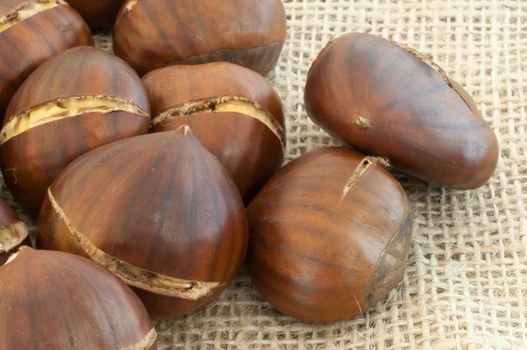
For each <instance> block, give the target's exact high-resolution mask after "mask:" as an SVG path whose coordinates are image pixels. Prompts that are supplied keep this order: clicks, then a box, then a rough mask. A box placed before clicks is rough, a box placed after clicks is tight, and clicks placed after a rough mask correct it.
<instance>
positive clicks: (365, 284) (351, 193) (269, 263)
mask: <svg viewBox="0 0 527 350" xmlns="http://www.w3.org/2000/svg"><path fill="white" fill-rule="evenodd" d="M380 164H382V163H381V162H380V161H376V162H374V161H372V160H371V159H369V157H366V156H363V155H361V154H359V153H357V152H355V151H352V150H350V149H347V148H343V147H330V148H325V149H321V150H318V151H315V152H312V153H309V154H307V155H305V156H303V157H301V158H299V159H297V160H295V161H293V162H291V163H289V164H288V165H286V166H285V167H283V168H282V169H281V170H279V171H278V172H277V173H276V174H275V176H274V177H273V178H272V179H271V180H269V182H268V183H267V184H266V185H265V186H264V188H263V189H262V190H261V191H260V193H259V194H258V195H257V196H256V197H255V198H254V200H253V201H252V202H251V204H250V205H249V208H248V216H249V224H250V229H251V242H250V248H249V255H248V263H249V268H250V271H251V275H252V278H253V282H254V284H255V286H256V288H257V289H258V290H259V291H260V292H261V294H262V295H263V297H264V298H265V299H266V300H267V301H269V302H270V303H271V305H272V306H273V307H275V308H276V309H278V310H279V311H281V312H283V313H285V314H286V315H290V316H293V317H296V318H298V319H300V320H302V321H308V322H314V323H329V322H335V321H339V320H344V319H351V318H353V317H355V316H358V315H360V314H362V313H364V312H366V311H367V309H368V308H369V307H372V306H374V305H376V303H378V302H379V301H382V300H383V299H384V298H385V297H386V296H387V294H388V293H389V292H390V291H391V290H392V289H393V288H394V287H396V285H397V284H398V283H399V281H400V280H401V278H402V276H403V273H404V269H405V266H406V262H407V260H408V252H409V247H410V238H411V230H412V218H411V217H412V215H411V209H410V204H409V202H408V198H407V196H406V194H405V192H404V190H403V189H402V187H401V185H400V184H399V183H398V182H397V180H395V179H394V178H393V177H392V176H391V175H390V174H389V173H388V172H387V171H386V170H385V169H384V168H383V167H382V166H381V165H380Z"/></svg>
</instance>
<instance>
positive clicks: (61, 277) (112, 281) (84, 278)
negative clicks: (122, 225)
mask: <svg viewBox="0 0 527 350" xmlns="http://www.w3.org/2000/svg"><path fill="white" fill-rule="evenodd" d="M0 280H1V281H2V283H0V310H2V312H1V313H0V348H2V349H35V348H46V349H66V348H68V349H78V350H80V349H90V350H91V349H134V350H146V349H156V348H157V344H156V338H157V335H156V332H155V329H154V328H153V326H152V324H151V322H150V320H149V317H148V314H147V312H146V310H145V308H144V306H143V305H142V304H141V302H140V300H139V298H138V297H137V296H136V295H134V293H133V292H132V291H131V290H130V288H128V287H127V286H126V285H125V284H123V283H121V282H120V281H119V280H118V279H117V278H115V277H114V276H112V274H111V273H109V272H108V271H106V270H105V269H103V268H102V267H100V266H99V265H97V264H95V263H93V262H92V261H90V260H88V259H85V258H82V257H78V256H75V255H72V254H66V253H62V252H53V251H37V250H33V249H31V248H22V249H21V250H20V252H19V253H17V254H16V256H14V257H13V259H11V260H10V261H9V263H7V264H6V265H4V266H2V267H0Z"/></svg>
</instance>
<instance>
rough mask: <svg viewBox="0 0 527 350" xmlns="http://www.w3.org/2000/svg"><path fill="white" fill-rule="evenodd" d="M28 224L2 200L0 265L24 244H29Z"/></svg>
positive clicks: (0, 213) (0, 201) (0, 214)
mask: <svg viewBox="0 0 527 350" xmlns="http://www.w3.org/2000/svg"><path fill="white" fill-rule="evenodd" d="M29 243H30V242H29V234H28V230H27V227H26V224H24V222H22V221H21V220H20V219H19V218H18V215H17V214H16V212H15V211H14V210H13V208H11V207H10V206H9V205H8V204H7V203H6V202H4V201H3V200H1V199H0V265H2V264H3V263H5V262H6V260H7V258H8V257H9V255H11V254H12V253H14V252H15V251H16V250H17V249H18V247H20V246H21V245H23V244H29Z"/></svg>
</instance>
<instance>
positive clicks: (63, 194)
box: [37, 126, 248, 319]
mask: <svg viewBox="0 0 527 350" xmlns="http://www.w3.org/2000/svg"><path fill="white" fill-rule="evenodd" d="M37 229H38V236H37V239H38V244H39V246H40V247H43V248H45V249H57V250H63V251H68V252H73V253H77V254H81V255H85V256H88V257H90V258H91V259H93V260H94V261H96V262H98V263H100V264H102V265H103V266H105V267H106V268H108V269H109V270H110V271H112V272H113V273H114V274H116V275H117V276H118V277H119V278H121V279H122V280H123V281H124V282H126V283H128V284H129V285H131V286H134V287H135V290H136V292H137V293H138V294H139V296H140V297H141V299H142V300H143V302H144V303H145V305H146V307H147V309H148V311H149V312H150V315H151V316H152V317H153V318H156V319H160V318H161V319H164V318H172V317H177V316H180V315H183V314H186V313H189V312H191V311H193V310H195V309H196V308H198V307H200V306H202V305H204V304H205V303H207V302H208V301H210V300H212V299H213V298H215V297H216V296H217V295H219V294H220V292H221V291H222V290H223V289H224V288H225V287H226V285H227V284H228V282H229V281H230V280H231V279H232V278H233V277H234V275H235V273H236V271H237V270H238V268H239V266H240V264H241V263H242V261H243V259H244V257H245V252H246V245H247V240H248V234H247V220H246V217H245V210H244V207H243V203H242V200H241V198H240V194H239V193H238V190H237V189H236V187H235V185H234V183H233V182H232V180H231V179H230V178H229V175H228V173H227V171H226V170H225V169H224V168H223V166H222V165H221V164H220V163H219V162H218V160H217V159H216V158H215V157H214V156H213V155H212V154H210V153H209V152H208V151H207V150H206V149H205V148H204V147H203V146H201V144H200V143H199V141H197V140H196V139H195V138H194V137H193V136H192V135H191V134H190V132H189V129H188V127H186V126H185V127H182V129H180V130H179V131H169V132H164V133H156V134H151V135H146V136H138V137H134V138H130V139H127V140H121V141H117V142H114V143H112V144H109V145H106V146H103V147H100V148H98V149H96V150H94V151H92V152H90V153H88V154H86V155H84V156H82V157H80V158H78V159H77V160H76V161H74V162H73V163H71V164H70V165H69V166H68V167H67V168H66V169H65V170H64V171H63V172H62V173H61V174H60V175H59V177H58V178H57V179H56V180H55V181H54V182H53V184H52V185H51V186H50V188H49V190H48V195H47V197H46V199H45V201H44V204H43V207H42V212H41V213H40V216H39V220H38V227H37Z"/></svg>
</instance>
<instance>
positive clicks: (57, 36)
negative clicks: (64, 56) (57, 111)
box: [0, 0, 93, 116]
mask: <svg viewBox="0 0 527 350" xmlns="http://www.w3.org/2000/svg"><path fill="white" fill-rule="evenodd" d="M24 3H27V1H26V0H9V1H8V0H0V16H5V15H7V14H8V13H9V12H10V11H13V10H14V9H16V8H17V7H19V6H20V5H22V4H24ZM23 43H31V45H25V44H23ZM82 45H93V38H92V36H91V32H90V30H89V28H88V26H87V25H86V23H85V22H84V21H83V20H82V18H81V17H80V16H79V14H78V13H77V12H76V11H75V10H74V9H73V8H71V7H70V6H69V5H67V4H62V5H59V6H56V7H54V8H51V9H49V10H46V11H43V12H39V13H36V14H34V15H33V16H31V17H29V18H26V19H24V20H23V21H21V22H18V23H16V24H14V25H13V26H11V27H10V28H8V29H6V30H4V31H2V32H0V47H4V48H5V47H9V48H11V49H10V50H2V51H1V52H0V116H1V115H3V112H4V110H5V108H6V107H7V105H8V103H9V100H10V99H11V98H12V97H13V95H14V94H15V92H16V90H17V89H18V87H19V86H20V85H21V84H22V82H23V81H24V80H25V79H26V78H27V77H28V76H29V75H30V73H31V72H32V71H33V70H35V69H36V68H37V67H38V66H39V65H41V64H42V63H43V62H44V61H46V60H48V59H49V58H51V57H52V56H54V55H56V54H58V53H60V52H62V51H64V50H66V49H68V48H72V47H75V46H82ZM20 57H23V59H20Z"/></svg>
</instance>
